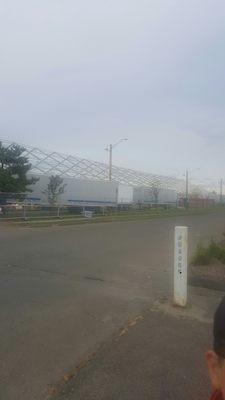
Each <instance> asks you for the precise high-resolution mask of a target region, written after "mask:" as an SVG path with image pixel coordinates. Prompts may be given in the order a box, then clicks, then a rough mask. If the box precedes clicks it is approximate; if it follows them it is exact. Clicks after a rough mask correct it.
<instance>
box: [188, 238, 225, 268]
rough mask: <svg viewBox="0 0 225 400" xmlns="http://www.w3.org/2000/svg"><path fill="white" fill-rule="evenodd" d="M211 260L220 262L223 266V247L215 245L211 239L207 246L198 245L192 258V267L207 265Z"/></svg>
mask: <svg viewBox="0 0 225 400" xmlns="http://www.w3.org/2000/svg"><path fill="white" fill-rule="evenodd" d="M213 260H218V261H221V262H222V263H223V264H225V246H224V244H219V243H216V242H215V241H214V240H213V239H212V240H211V241H210V243H209V245H208V246H203V245H202V244H198V246H197V249H196V252H195V254H194V257H193V258H192V264H193V265H209V264H210V263H211V262H212V261H213Z"/></svg>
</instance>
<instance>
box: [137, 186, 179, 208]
mask: <svg viewBox="0 0 225 400" xmlns="http://www.w3.org/2000/svg"><path fill="white" fill-rule="evenodd" d="M134 202H135V203H136V204H155V203H157V204H176V203H177V192H176V191H175V190H172V189H163V188H158V190H156V189H155V188H154V189H153V188H151V187H150V186H140V187H135V188H134Z"/></svg>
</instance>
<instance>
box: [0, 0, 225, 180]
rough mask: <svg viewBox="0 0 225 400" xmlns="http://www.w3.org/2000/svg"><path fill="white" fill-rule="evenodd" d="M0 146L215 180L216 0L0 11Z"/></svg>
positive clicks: (45, 2)
mask: <svg viewBox="0 0 225 400" xmlns="http://www.w3.org/2000/svg"><path fill="white" fill-rule="evenodd" d="M0 16H1V17H0V18H1V21H0V48H1V52H0V58H1V60H0V137H1V138H3V139H8V140H14V141H18V142H21V143H25V144H29V145H33V146H39V147H42V148H47V149H50V150H57V151H61V152H64V153H71V154H75V155H78V156H82V157H86V158H90V159H94V160H99V161H106V160H107V157H108V155H107V153H106V152H105V151H104V148H105V147H106V145H107V144H108V143H110V142H114V141H117V140H118V139H120V138H123V137H127V138H128V141H127V142H124V143H122V144H121V145H120V146H118V147H117V148H116V149H115V151H114V163H115V164H117V165H120V166H125V167H130V168H135V169H139V170H145V171H149V172H156V173H163V174H174V175H177V176H181V175H182V173H183V171H184V170H185V169H186V168H189V169H196V168H200V170H199V171H194V172H193V174H192V175H193V179H200V178H201V179H206V178H208V179H215V180H218V179H219V178H220V177H223V178H225V169H224V165H225V2H224V1H223V0H210V1H209V0H60V1H59V0H20V1H18V0H5V1H4V0H1V2H0Z"/></svg>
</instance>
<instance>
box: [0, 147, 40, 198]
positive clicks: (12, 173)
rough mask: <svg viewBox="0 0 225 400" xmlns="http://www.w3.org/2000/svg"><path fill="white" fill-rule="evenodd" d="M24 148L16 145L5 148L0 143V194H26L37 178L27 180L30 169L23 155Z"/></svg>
mask: <svg viewBox="0 0 225 400" xmlns="http://www.w3.org/2000/svg"><path fill="white" fill-rule="evenodd" d="M25 150H26V149H25V148H24V147H22V146H19V145H17V144H13V145H12V146H9V147H6V146H4V145H3V144H2V142H0V192H4V193H26V192H30V191H31V190H30V189H29V186H30V185H33V184H34V183H36V182H37V181H38V178H33V177H31V178H28V177H27V173H28V172H29V170H30V169H31V164H30V163H29V159H28V158H27V157H25V156H24V155H23V154H24V152H25Z"/></svg>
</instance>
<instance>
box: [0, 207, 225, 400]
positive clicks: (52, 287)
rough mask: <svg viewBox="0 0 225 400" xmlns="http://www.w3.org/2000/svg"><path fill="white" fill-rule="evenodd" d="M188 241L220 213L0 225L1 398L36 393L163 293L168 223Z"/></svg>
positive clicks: (209, 231)
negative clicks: (185, 228) (74, 223)
mask: <svg viewBox="0 0 225 400" xmlns="http://www.w3.org/2000/svg"><path fill="white" fill-rule="evenodd" d="M182 224H184V225H187V226H189V227H190V233H189V235H190V253H191V251H192V249H193V248H194V246H195V245H196V243H197V242H198V241H199V240H201V241H205V240H207V239H209V238H210V237H211V236H212V235H213V236H217V235H218V236H220V235H221V234H222V233H223V232H225V215H222V214H221V213H220V214H215V215H201V216H189V217H179V218H167V219H158V220H151V221H134V222H121V223H119V222H116V223H108V224H96V225H95V224H93V225H85V226H74V227H73V226H69V227H52V228H43V229H39V228H33V229H31V228H19V229H12V228H5V227H3V226H2V227H0V254H1V261H0V304H1V306H0V376H1V386H0V398H2V399H4V400H14V399H16V400H30V399H32V400H43V399H45V398H46V394H47V392H48V390H49V389H50V388H51V387H52V385H55V383H56V382H57V381H60V380H61V379H62V377H63V376H64V375H65V374H66V373H67V372H68V371H70V370H71V369H73V368H74V366H76V365H77V363H78V362H79V361H81V360H82V359H84V358H85V357H87V355H88V354H90V353H91V352H93V351H95V350H96V348H97V347H98V346H99V345H100V344H101V343H103V342H105V341H107V339H108V338H109V337H110V335H112V334H113V333H114V332H115V331H116V330H117V329H119V327H121V326H122V325H123V324H124V322H125V321H126V320H127V319H128V318H131V317H133V316H135V315H136V314H138V313H140V312H141V311H142V310H143V309H145V308H147V307H148V306H149V304H151V303H152V302H153V300H154V299H155V298H157V297H159V296H164V295H166V296H168V295H169V294H170V293H171V282H172V254H173V229H174V226H175V225H182Z"/></svg>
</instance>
